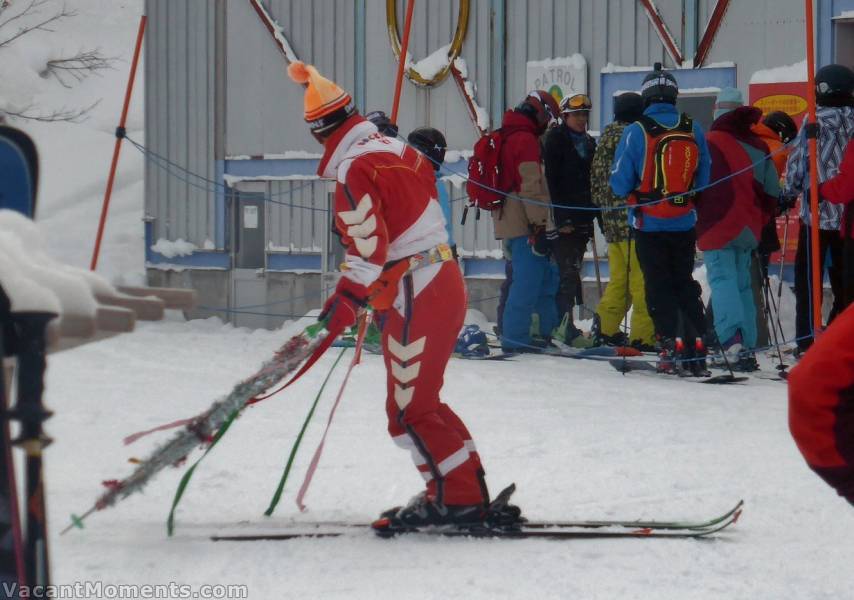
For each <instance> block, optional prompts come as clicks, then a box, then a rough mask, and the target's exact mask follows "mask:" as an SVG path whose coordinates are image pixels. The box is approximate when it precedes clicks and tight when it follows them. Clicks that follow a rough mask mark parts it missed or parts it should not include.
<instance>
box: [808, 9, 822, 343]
mask: <svg viewBox="0 0 854 600" xmlns="http://www.w3.org/2000/svg"><path fill="white" fill-rule="evenodd" d="M805 3H806V9H807V15H806V17H807V25H806V26H807V78H808V82H809V83H808V85H807V102H808V103H809V118H808V120H807V125H806V127H807V140H808V142H809V152H810V157H809V160H810V163H809V168H810V196H809V202H810V238H811V239H810V255H811V257H812V261H811V262H812V265H811V267H812V310H813V315H812V316H813V331H814V335H816V336H817V335H818V334H819V333H820V332H821V301H822V297H823V296H824V294H823V293H822V292H823V285H824V284H823V279H824V278H823V277H822V275H823V273H822V272H821V267H820V265H821V256H820V254H821V249H820V246H819V231H818V229H819V227H818V226H819V211H818V203H819V196H818V140H817V136H818V118H817V117H816V108H815V104H816V99H815V35H814V33H813V27H814V22H815V18H814V16H813V6H812V3H813V0H805ZM806 200H807V199H806V195H805V197H804V201H806Z"/></svg>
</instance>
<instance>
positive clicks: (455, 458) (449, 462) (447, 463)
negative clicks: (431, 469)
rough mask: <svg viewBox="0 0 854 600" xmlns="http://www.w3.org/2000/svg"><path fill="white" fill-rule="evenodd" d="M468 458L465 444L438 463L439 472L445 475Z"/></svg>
mask: <svg viewBox="0 0 854 600" xmlns="http://www.w3.org/2000/svg"><path fill="white" fill-rule="evenodd" d="M468 459H469V450H468V448H466V447H465V446H463V447H462V448H460V449H459V450H457V451H456V452H454V453H453V454H451V455H450V456H449V457H448V458H446V459H445V460H443V461H442V462H440V463H439V473H441V474H442V475H447V474H448V473H450V472H451V471H453V470H454V469H456V468H457V467H459V466H460V465H461V464H463V463H464V462H466V461H467V460H468Z"/></svg>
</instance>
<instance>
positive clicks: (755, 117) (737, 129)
mask: <svg viewBox="0 0 854 600" xmlns="http://www.w3.org/2000/svg"><path fill="white" fill-rule="evenodd" d="M761 118H762V111H761V110H760V109H758V108H756V107H755V106H740V107H738V108H736V109H735V110H731V111H729V112H728V113H726V114H724V115H721V116H720V117H718V118H717V119H715V122H714V123H712V126H711V128H710V129H709V131H720V132H723V133H728V134H730V135H732V136H734V137H735V138H736V139H737V140H738V141H740V142H744V143H745V144H748V145H750V146H753V147H754V148H756V149H758V150H763V151H764V150H765V149H766V144H765V142H763V141H762V139H761V138H760V137H759V136H758V135H756V133H755V132H754V131H753V130H752V129H751V128H752V127H753V126H754V125H756V124H757V123H759V120H760V119H761Z"/></svg>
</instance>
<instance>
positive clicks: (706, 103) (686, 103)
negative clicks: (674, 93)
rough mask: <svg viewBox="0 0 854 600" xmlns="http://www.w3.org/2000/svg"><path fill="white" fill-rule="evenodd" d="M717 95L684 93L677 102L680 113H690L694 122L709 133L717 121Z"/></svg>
mask: <svg viewBox="0 0 854 600" xmlns="http://www.w3.org/2000/svg"><path fill="white" fill-rule="evenodd" d="M716 97H717V93H708V92H702V93H691V92H688V93H684V92H681V93H680V94H679V99H678V100H677V101H676V108H677V109H679V112H684V113H688V115H689V116H690V117H691V118H692V119H694V122H696V123H699V124H700V125H701V126H702V127H703V130H704V131H708V130H709V127H711V125H712V121H714V120H715V117H714V114H715V98H716Z"/></svg>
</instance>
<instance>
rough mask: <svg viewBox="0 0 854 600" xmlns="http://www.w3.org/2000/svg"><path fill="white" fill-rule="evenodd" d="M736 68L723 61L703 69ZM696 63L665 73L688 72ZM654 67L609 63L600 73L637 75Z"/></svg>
mask: <svg viewBox="0 0 854 600" xmlns="http://www.w3.org/2000/svg"><path fill="white" fill-rule="evenodd" d="M734 66H735V63H734V62H732V61H722V62H716V63H709V64H707V65H703V66H702V67H701V69H731V68H733V67H734ZM693 68H694V62H693V61H686V62H685V64H683V65H680V66H678V67H675V68H670V67H668V68H666V69H664V70H665V71H671V70H672V71H678V70H680V69H682V70H687V69H693ZM652 69H653V67H651V66H649V65H615V64H614V63H608V64H607V65H605V66H604V67H602V69H601V70H600V71H599V72H600V73H637V72H643V71H652Z"/></svg>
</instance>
